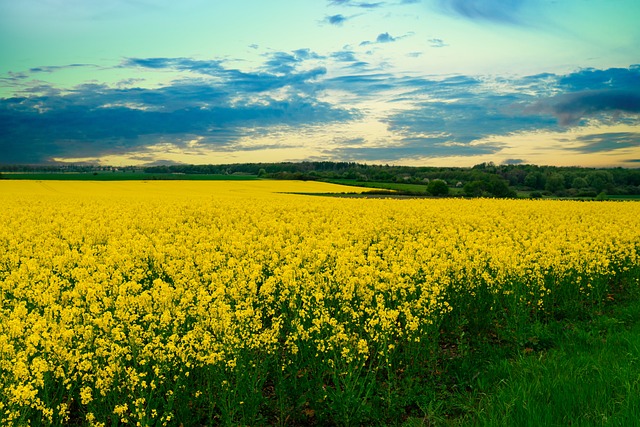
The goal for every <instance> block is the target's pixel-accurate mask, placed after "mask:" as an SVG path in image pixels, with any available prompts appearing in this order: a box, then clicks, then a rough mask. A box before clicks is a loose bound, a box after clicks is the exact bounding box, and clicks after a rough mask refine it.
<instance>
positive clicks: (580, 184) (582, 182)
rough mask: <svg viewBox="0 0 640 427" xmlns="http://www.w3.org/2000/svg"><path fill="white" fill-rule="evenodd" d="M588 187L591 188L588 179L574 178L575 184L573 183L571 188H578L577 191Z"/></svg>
mask: <svg viewBox="0 0 640 427" xmlns="http://www.w3.org/2000/svg"><path fill="white" fill-rule="evenodd" d="M588 186H589V183H588V182H587V180H586V179H584V178H582V177H576V178H574V179H573V182H572V183H571V187H573V188H577V189H581V188H586V187H588Z"/></svg>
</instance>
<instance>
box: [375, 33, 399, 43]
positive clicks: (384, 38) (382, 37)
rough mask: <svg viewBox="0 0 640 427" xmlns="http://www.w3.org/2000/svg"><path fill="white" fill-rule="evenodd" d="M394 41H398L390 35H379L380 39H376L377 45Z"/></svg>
mask: <svg viewBox="0 0 640 427" xmlns="http://www.w3.org/2000/svg"><path fill="white" fill-rule="evenodd" d="M394 41H396V39H395V38H394V37H393V36H392V35H390V34H389V33H382V34H379V35H378V37H377V38H376V42H377V43H391V42H394Z"/></svg>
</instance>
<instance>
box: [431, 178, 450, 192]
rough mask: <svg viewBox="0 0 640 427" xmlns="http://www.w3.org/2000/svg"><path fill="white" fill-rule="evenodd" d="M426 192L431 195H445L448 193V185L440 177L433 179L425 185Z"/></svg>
mask: <svg viewBox="0 0 640 427" xmlns="http://www.w3.org/2000/svg"><path fill="white" fill-rule="evenodd" d="M427 192H428V193H429V194H431V195H432V196H446V195H447V194H449V186H448V185H447V183H446V182H444V181H443V180H441V179H434V180H432V181H431V182H429V184H428V185H427Z"/></svg>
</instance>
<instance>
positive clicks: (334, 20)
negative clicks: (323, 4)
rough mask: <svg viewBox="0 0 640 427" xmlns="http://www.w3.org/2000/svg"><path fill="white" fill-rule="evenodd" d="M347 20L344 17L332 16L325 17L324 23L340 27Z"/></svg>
mask: <svg viewBox="0 0 640 427" xmlns="http://www.w3.org/2000/svg"><path fill="white" fill-rule="evenodd" d="M348 19H349V18H347V17H346V16H344V15H332V16H327V17H326V18H325V21H326V22H328V23H329V24H331V25H342V24H344V23H345V22H347V20H348Z"/></svg>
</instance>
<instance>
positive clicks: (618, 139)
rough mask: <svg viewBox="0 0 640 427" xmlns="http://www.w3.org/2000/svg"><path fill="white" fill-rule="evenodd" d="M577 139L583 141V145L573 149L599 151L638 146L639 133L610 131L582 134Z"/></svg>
mask: <svg viewBox="0 0 640 427" xmlns="http://www.w3.org/2000/svg"><path fill="white" fill-rule="evenodd" d="M577 140H578V141H579V142H582V143H584V145H582V146H580V147H575V148H573V149H574V150H576V151H579V152H581V153H599V152H608V151H613V150H618V149H622V148H632V147H634V148H635V147H640V133H637V132H611V133H601V134H595V135H584V136H580V137H578V138H577Z"/></svg>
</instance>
